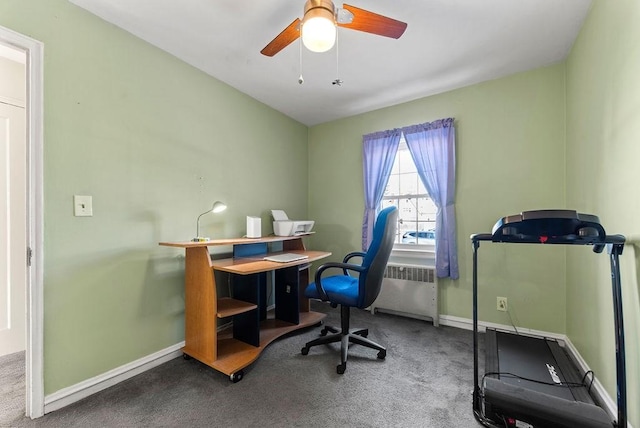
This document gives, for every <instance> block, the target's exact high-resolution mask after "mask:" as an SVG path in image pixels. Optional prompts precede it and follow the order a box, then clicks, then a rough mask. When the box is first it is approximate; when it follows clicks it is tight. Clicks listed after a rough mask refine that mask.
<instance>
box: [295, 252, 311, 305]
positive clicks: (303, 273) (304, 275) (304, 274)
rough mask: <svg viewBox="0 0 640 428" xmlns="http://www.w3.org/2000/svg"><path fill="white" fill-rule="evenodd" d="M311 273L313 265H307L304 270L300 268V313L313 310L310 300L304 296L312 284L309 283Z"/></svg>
mask: <svg viewBox="0 0 640 428" xmlns="http://www.w3.org/2000/svg"><path fill="white" fill-rule="evenodd" d="M309 272H311V265H310V264H308V265H305V266H304V268H300V273H299V275H298V278H299V280H300V285H299V287H298V296H300V298H299V299H298V307H299V308H300V312H309V311H310V310H311V305H310V304H309V299H307V298H306V297H305V295H304V292H305V290H306V289H307V287H308V286H309V284H310V281H309Z"/></svg>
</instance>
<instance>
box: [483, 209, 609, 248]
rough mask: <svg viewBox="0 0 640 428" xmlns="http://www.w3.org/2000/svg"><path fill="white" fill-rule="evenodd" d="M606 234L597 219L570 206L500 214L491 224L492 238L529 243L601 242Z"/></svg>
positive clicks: (496, 240) (493, 239)
mask: <svg viewBox="0 0 640 428" xmlns="http://www.w3.org/2000/svg"><path fill="white" fill-rule="evenodd" d="M606 236H607V234H606V233H605V231H604V228H603V227H602V225H601V224H600V219H599V218H598V217H597V216H595V215H591V214H581V213H578V212H576V211H573V210H537V211H523V212H522V213H521V214H517V215H510V216H507V217H503V218H501V219H500V220H498V221H497V222H496V224H495V225H494V226H493V230H492V234H491V240H492V241H493V242H518V243H532V244H582V245H584V244H595V243H604V242H605V240H606Z"/></svg>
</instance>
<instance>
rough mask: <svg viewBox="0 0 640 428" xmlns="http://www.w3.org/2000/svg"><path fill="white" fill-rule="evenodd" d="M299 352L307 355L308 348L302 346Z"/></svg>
mask: <svg viewBox="0 0 640 428" xmlns="http://www.w3.org/2000/svg"><path fill="white" fill-rule="evenodd" d="M300 353H301V354H302V355H307V354H308V353H309V348H307V347H306V346H305V347H304V348H302V350H301V351H300Z"/></svg>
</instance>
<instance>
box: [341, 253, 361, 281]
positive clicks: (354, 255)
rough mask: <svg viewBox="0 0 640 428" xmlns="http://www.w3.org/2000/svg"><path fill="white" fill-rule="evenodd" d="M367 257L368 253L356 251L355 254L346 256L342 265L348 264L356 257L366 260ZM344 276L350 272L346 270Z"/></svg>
mask: <svg viewBox="0 0 640 428" xmlns="http://www.w3.org/2000/svg"><path fill="white" fill-rule="evenodd" d="M366 255H367V253H363V252H362V251H354V252H352V253H349V254H347V255H346V256H344V259H342V263H347V262H348V261H349V260H350V259H352V258H354V257H362V258H363V259H364V257H365V256H366ZM344 274H345V275H349V272H347V270H346V269H344Z"/></svg>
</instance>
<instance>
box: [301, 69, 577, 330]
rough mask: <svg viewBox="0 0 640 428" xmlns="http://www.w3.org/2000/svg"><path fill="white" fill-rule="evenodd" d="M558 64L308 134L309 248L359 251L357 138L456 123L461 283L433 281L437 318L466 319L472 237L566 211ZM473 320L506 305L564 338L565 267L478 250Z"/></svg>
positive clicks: (551, 252)
mask: <svg viewBox="0 0 640 428" xmlns="http://www.w3.org/2000/svg"><path fill="white" fill-rule="evenodd" d="M564 72H565V70H564V65H562V64H560V65H554V66H551V67H547V68H542V69H538V70H535V71H530V72H526V73H521V74H517V75H514V76H510V77H507V78H503V79H499V80H495V81H490V82H486V83H482V84H478V85H474V86H470V87H466V88H462V89H459V90H456V91H452V92H448V93H445V94H441V95H436V96H432V97H428V98H423V99H420V100H417V101H414V102H410V103H406V104H402V105H398V106H395V107H390V108H385V109H382V110H377V111H374V112H370V113H366V114H363V115H359V116H355V117H350V118H348V119H344V120H338V121H334V122H330V123H326V124H323V125H318V126H314V127H312V128H311V129H310V130H309V197H310V199H309V215H310V218H313V219H314V220H315V221H316V230H317V232H318V233H317V234H316V235H315V236H314V238H313V243H314V246H316V247H318V248H323V249H326V250H330V251H332V252H333V253H334V259H338V258H340V257H341V256H342V255H344V254H346V253H347V252H349V251H354V250H360V249H361V248H360V245H361V237H360V230H361V225H362V215H363V211H364V202H363V197H362V195H363V184H362V183H363V178H362V135H363V134H368V133H371V132H374V131H382V130H386V129H391V128H398V127H402V126H405V125H411V124H416V123H422V122H429V121H432V120H435V119H439V118H445V117H454V118H455V119H456V121H455V124H456V136H457V143H456V156H457V167H456V168H457V169H456V180H457V184H456V219H457V227H458V230H457V243H458V255H459V265H460V279H459V280H457V281H451V280H442V281H441V282H440V291H441V301H440V310H441V312H442V313H443V314H447V315H454V316H460V317H465V318H471V280H472V264H471V261H472V259H471V257H472V251H471V243H470V240H469V236H470V235H471V234H473V233H480V232H491V228H492V227H493V224H494V223H495V221H496V220H498V219H499V218H501V217H503V216H505V215H509V214H517V213H519V212H521V211H525V210H530V209H541V208H558V207H560V208H562V207H564V184H565V183H564V175H565V169H564V163H565V160H564V123H565V117H564ZM479 255H480V256H479V258H480V287H481V294H480V299H479V301H480V317H481V319H482V320H485V321H491V322H499V323H502V324H509V319H508V317H507V316H506V315H505V314H504V313H501V312H497V311H496V297H497V296H506V297H507V298H508V299H509V305H510V308H511V310H512V314H513V317H514V322H516V324H517V325H524V326H527V327H528V328H532V329H539V330H545V331H554V332H564V330H565V316H564V312H565V311H564V308H565V300H564V297H565V291H564V283H565V258H564V250H563V249H561V248H557V247H555V248H539V247H535V246H508V245H491V244H483V245H482V247H481V249H480V253H479Z"/></svg>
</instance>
